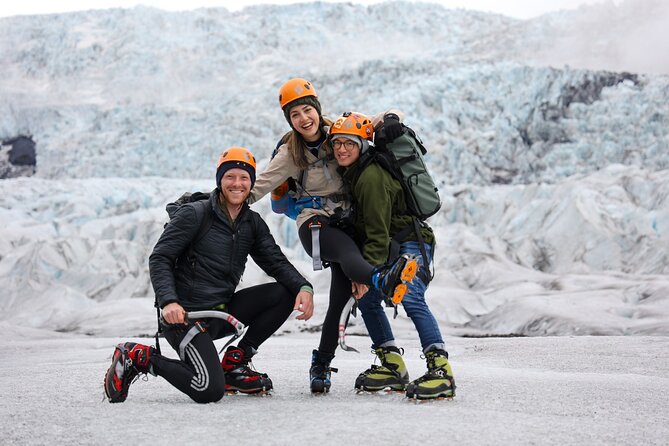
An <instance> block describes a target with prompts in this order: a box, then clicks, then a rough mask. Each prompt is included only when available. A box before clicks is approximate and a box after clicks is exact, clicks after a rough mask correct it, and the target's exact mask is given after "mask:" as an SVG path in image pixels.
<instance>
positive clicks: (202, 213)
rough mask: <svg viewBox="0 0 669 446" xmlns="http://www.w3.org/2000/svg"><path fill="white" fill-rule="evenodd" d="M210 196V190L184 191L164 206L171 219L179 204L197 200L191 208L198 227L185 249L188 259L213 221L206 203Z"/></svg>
mask: <svg viewBox="0 0 669 446" xmlns="http://www.w3.org/2000/svg"><path fill="white" fill-rule="evenodd" d="M210 196H211V192H193V193H191V192H186V193H184V194H183V195H181V196H180V197H179V198H177V199H176V200H175V201H173V202H171V203H167V206H165V210H166V211H167V215H168V216H169V217H170V220H171V219H172V217H174V214H175V213H176V211H177V209H179V208H180V207H181V206H183V205H185V204H188V203H195V202H198V205H197V206H194V207H193V209H195V215H196V216H197V221H199V222H200V227H199V229H198V231H197V233H196V235H195V238H194V239H193V241H192V242H191V244H190V245H189V246H188V249H187V250H186V258H189V259H190V258H192V257H193V247H194V246H195V245H197V244H198V243H199V242H200V240H202V238H203V237H204V236H205V235H206V234H207V232H209V229H211V224H212V223H213V220H212V215H211V212H210V210H209V209H208V207H207V203H208V202H209V197H210ZM168 224H169V222H167V223H165V225H164V226H163V227H166V226H167V225H168ZM177 263H178V261H177Z"/></svg>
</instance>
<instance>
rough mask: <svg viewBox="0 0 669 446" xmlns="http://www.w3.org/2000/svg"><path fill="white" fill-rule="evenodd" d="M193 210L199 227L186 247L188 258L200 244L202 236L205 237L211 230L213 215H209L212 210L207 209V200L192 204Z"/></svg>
mask: <svg viewBox="0 0 669 446" xmlns="http://www.w3.org/2000/svg"><path fill="white" fill-rule="evenodd" d="M193 208H194V209H195V215H196V217H197V221H199V222H200V226H199V228H198V230H197V232H196V233H195V237H194V238H193V241H191V243H190V245H189V246H188V256H189V257H191V256H192V255H193V250H194V248H195V245H197V244H198V243H200V240H202V239H203V238H204V236H205V235H207V232H209V229H211V225H212V224H213V215H211V214H212V210H211V209H209V200H200V201H196V202H194V203H193Z"/></svg>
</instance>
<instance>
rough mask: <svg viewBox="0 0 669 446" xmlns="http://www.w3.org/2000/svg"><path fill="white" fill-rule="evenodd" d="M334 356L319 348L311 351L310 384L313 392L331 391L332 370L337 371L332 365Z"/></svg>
mask: <svg viewBox="0 0 669 446" xmlns="http://www.w3.org/2000/svg"><path fill="white" fill-rule="evenodd" d="M333 358H334V354H332V353H324V352H321V351H319V350H314V351H313V352H311V368H310V369H309V385H310V387H311V393H325V392H329V391H330V385H331V382H330V372H337V371H338V370H337V369H336V368H334V367H330V362H331V361H332V359H333Z"/></svg>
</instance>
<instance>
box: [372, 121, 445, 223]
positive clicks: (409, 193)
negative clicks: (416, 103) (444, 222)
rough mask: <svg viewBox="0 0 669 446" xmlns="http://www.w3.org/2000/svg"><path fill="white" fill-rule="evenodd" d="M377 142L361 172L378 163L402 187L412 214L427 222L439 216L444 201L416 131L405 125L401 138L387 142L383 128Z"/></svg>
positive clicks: (376, 139) (375, 140)
mask: <svg viewBox="0 0 669 446" xmlns="http://www.w3.org/2000/svg"><path fill="white" fill-rule="evenodd" d="M374 142H375V144H376V145H375V146H374V147H370V148H369V150H368V151H367V153H368V154H366V156H365V155H363V159H362V160H361V165H362V169H364V168H365V167H367V165H368V164H369V163H371V162H376V163H377V164H379V165H380V166H381V167H383V168H384V169H385V170H387V171H388V172H390V174H391V175H392V176H393V178H395V179H396V180H397V181H399V182H400V184H401V185H402V189H403V190H404V197H405V200H406V204H407V209H408V211H409V213H410V214H411V215H413V216H414V217H416V218H418V220H420V221H425V220H427V219H428V218H429V217H431V216H433V215H434V214H436V213H437V211H439V209H440V208H441V199H440V198H439V191H438V189H437V186H436V185H435V183H434V180H433V179H432V176H431V175H430V173H429V172H428V170H427V166H426V165H425V159H424V158H423V156H424V155H425V154H426V153H427V149H425V146H424V145H423V141H421V139H420V138H419V137H418V135H416V132H414V131H413V129H411V128H409V127H406V126H404V132H403V134H402V135H401V136H398V137H397V138H396V139H395V140H394V141H393V142H391V143H386V142H385V132H384V131H383V129H381V130H379V132H378V135H377V137H376V138H375V139H374ZM362 169H361V170H362Z"/></svg>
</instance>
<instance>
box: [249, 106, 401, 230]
mask: <svg viewBox="0 0 669 446" xmlns="http://www.w3.org/2000/svg"><path fill="white" fill-rule="evenodd" d="M386 113H395V114H396V115H397V116H398V117H399V118H400V120H403V118H404V114H403V113H402V112H400V111H399V110H394V109H391V110H388V111H386V112H383V113H378V114H377V115H375V116H374V118H372V123H373V124H374V126H375V127H376V125H377V124H379V123H380V122H382V121H383V116H384V115H385V114H386ZM306 156H307V160H309V168H308V169H306V171H305V175H304V178H303V180H302V181H303V184H302V188H303V189H304V191H306V192H304V191H302V190H299V191H298V192H299V197H300V198H301V197H305V196H310V195H311V196H313V197H328V196H332V195H341V194H343V193H344V183H343V182H342V179H341V177H340V176H339V173H337V167H339V165H338V164H337V160H336V159H334V157H331V159H328V158H327V153H326V151H325V145H324V144H323V145H322V146H321V148H320V149H319V150H318V158H316V157H315V156H314V155H313V154H312V153H311V152H307V154H306ZM301 171H302V169H300V168H299V167H297V166H296V165H295V163H294V162H293V157H292V156H291V155H290V152H289V151H288V146H287V145H286V144H283V145H281V146H280V147H279V150H278V151H277V154H276V156H274V158H272V160H270V162H269V164H268V166H267V169H265V170H264V171H263V172H262V173H261V174H260V175H258V176H257V177H256V182H255V185H254V186H253V189H252V190H251V195H250V196H249V203H255V202H256V201H258V200H260V199H261V198H262V197H264V196H265V195H267V194H269V193H270V192H272V191H273V190H274V189H276V188H277V187H278V186H280V185H281V184H282V183H283V182H284V181H286V180H287V179H288V178H291V177H292V178H295V179H299V177H300V173H301ZM307 192H308V193H307ZM337 207H341V208H343V209H347V208H349V207H350V202H349V201H348V200H337V201H332V200H329V199H327V200H324V203H323V207H322V208H321V209H314V208H305V209H304V210H303V211H302V212H300V214H299V215H298V216H297V221H296V223H297V227H298V228H299V227H300V226H302V224H303V223H304V222H305V221H307V220H309V219H310V218H311V217H313V216H316V215H322V216H325V217H329V216H331V215H332V214H333V213H334V210H335V209H336V208H337Z"/></svg>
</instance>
